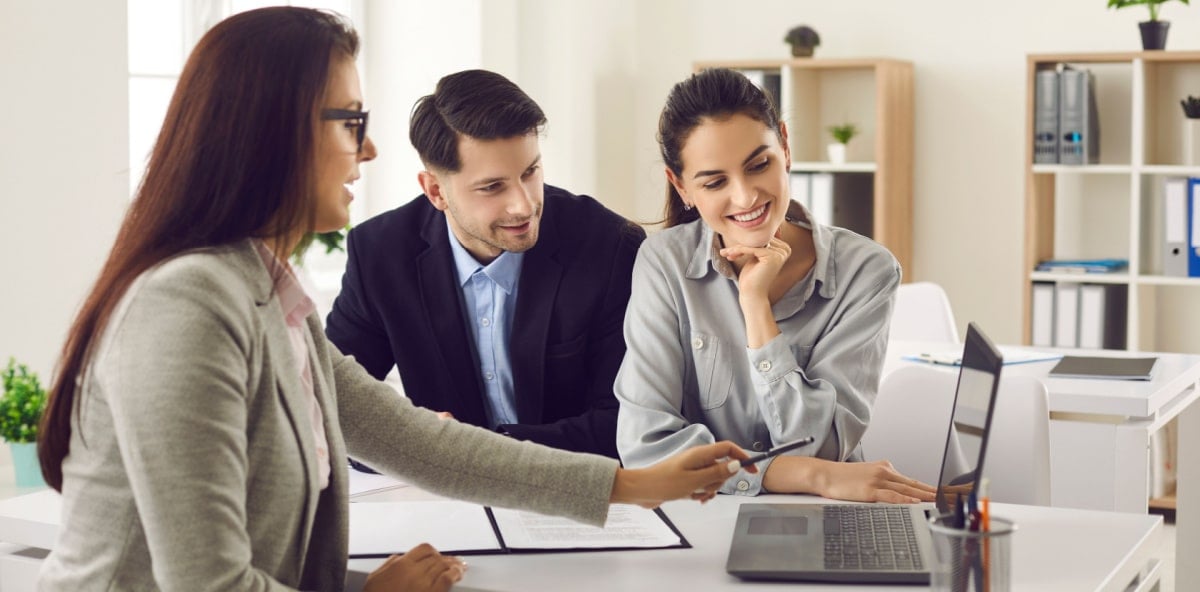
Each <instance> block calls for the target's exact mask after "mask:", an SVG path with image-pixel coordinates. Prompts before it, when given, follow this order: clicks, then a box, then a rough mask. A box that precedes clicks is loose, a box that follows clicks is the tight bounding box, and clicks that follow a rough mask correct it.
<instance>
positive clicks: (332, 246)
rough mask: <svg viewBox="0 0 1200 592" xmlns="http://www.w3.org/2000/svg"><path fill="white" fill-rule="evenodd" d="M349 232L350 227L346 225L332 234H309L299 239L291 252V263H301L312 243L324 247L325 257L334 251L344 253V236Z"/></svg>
mask: <svg viewBox="0 0 1200 592" xmlns="http://www.w3.org/2000/svg"><path fill="white" fill-rule="evenodd" d="M349 232H350V225H349V224H347V225H346V227H345V228H343V229H341V230H334V231H332V232H310V233H308V234H306V235H304V238H302V239H300V243H299V244H297V245H296V248H295V250H293V251H292V261H293V262H295V264H296V265H300V264H301V263H303V262H304V254H305V253H307V252H308V249H309V247H311V246H313V243H316V244H319V245H321V246H323V247H325V254H326V255H328V254H330V253H332V252H334V251H345V250H346V247H345V244H344V243H345V241H346V235H347V234H348V233H349Z"/></svg>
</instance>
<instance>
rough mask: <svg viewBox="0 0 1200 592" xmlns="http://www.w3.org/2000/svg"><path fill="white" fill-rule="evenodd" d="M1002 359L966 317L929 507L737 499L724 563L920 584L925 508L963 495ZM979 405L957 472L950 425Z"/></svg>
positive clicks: (808, 577) (767, 573) (778, 576)
mask: <svg viewBox="0 0 1200 592" xmlns="http://www.w3.org/2000/svg"><path fill="white" fill-rule="evenodd" d="M1003 363H1004V362H1003V360H1002V358H1001V356H1000V351H999V350H997V349H996V346H995V345H993V344H992V342H991V340H989V339H988V338H987V337H986V336H984V334H983V333H982V332H981V331H980V330H979V327H977V326H976V325H975V324H974V323H971V324H970V325H969V326H968V328H967V339H966V343H965V344H964V346H963V356H962V366H961V369H960V370H959V375H958V387H957V389H956V390H955V393H954V411H953V413H952V420H951V422H950V425H949V426H947V433H946V447H945V450H944V451H943V454H942V464H941V466H942V469H941V472H940V475H939V477H938V488H937V497H936V499H937V501H936V510H935V509H934V507H932V506H930V505H929V504H921V505H917V504H913V505H898V504H826V505H820V504H795V503H791V504H782V503H780V504H775V503H746V504H742V506H741V508H740V509H739V511H738V519H737V525H736V526H735V527H734V533H733V542H732V544H731V545H730V547H729V561H728V562H727V563H726V565H725V570H726V571H728V572H729V573H731V574H733V575H735V576H737V577H739V578H744V579H750V580H795V581H819V582H845V583H889V584H903V583H911V584H928V583H929V564H930V559H931V558H932V547H931V543H930V537H929V526H928V520H929V515H930V514H931V513H932V512H935V511H936V512H938V513H939V514H945V513H949V512H951V511H952V506H953V503H954V501H955V500H954V499H953V496H954V495H964V496H965V495H967V494H968V493H969V492H970V491H971V490H973V489H974V486H975V482H976V478H975V477H976V475H981V474H982V472H983V458H984V455H985V454H986V452H987V443H988V433H989V432H990V431H991V425H992V409H993V407H994V406H995V402H996V392H997V390H998V387H999V384H1000V369H1001V368H1002V367H1003ZM985 408H986V409H987V414H986V416H985V419H984V421H983V426H982V430H981V431H980V432H979V440H980V441H979V458H978V460H977V461H976V463H975V465H974V466H971V467H968V468H967V470H966V471H965V472H960V470H961V467H955V466H954V465H956V464H958V463H954V462H947V458H948V457H951V456H952V455H951V454H950V452H949V450H950V449H951V447H952V446H957V443H956V441H955V438H956V437H957V436H956V435H955V425H957V424H960V423H962V424H965V425H971V424H974V425H979V424H978V421H969V420H968V419H969V417H968V416H970V415H972V414H974V415H975V417H978V413H979V411H980V410H982V409H985ZM972 431H973V430H972ZM948 486H953V493H951V490H950V489H949V487H948Z"/></svg>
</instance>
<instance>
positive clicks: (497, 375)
mask: <svg viewBox="0 0 1200 592" xmlns="http://www.w3.org/2000/svg"><path fill="white" fill-rule="evenodd" d="M449 225H450V221H449V220H448V219H447V221H446V226H447V227H448V228H449ZM449 235H450V251H451V252H453V253H454V266H455V267H456V268H457V271H458V284H459V286H461V288H462V294H463V302H464V303H465V304H466V307H465V310H464V313H465V314H466V319H467V326H468V327H471V328H473V329H474V331H472V332H471V335H472V336H473V337H474V338H475V351H477V352H478V353H479V377H480V378H481V379H482V380H483V389H484V395H485V397H484V398H485V400H484V408H485V410H486V411H487V415H488V426H490V427H491V428H492V429H495V428H496V426H499V425H501V424H506V423H518V421H517V400H516V395H515V394H514V393H513V376H512V359H511V357H510V356H509V353H508V341H509V336H510V335H512V319H513V314H514V312H515V311H516V309H517V284H518V281H517V280H518V279H519V278H520V277H521V264H522V262H523V261H524V260H525V254H524V253H510V252H508V251H505V252H503V253H501V254H500V256H499V257H496V259H494V260H493V261H492V262H491V263H489V264H488V265H486V266H484V265H481V264H480V263H479V262H478V261H476V260H475V257H473V256H472V255H471V253H469V252H468V251H467V249H466V248H465V247H463V246H462V244H460V243H459V242H458V239H457V238H455V236H454V230H453V229H450V233H449Z"/></svg>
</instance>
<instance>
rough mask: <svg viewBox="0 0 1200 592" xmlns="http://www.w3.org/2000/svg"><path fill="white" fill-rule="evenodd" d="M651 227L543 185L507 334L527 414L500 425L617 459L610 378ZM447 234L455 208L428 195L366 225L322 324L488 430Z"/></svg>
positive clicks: (435, 404) (427, 401)
mask: <svg viewBox="0 0 1200 592" xmlns="http://www.w3.org/2000/svg"><path fill="white" fill-rule="evenodd" d="M645 237H646V233H645V231H643V230H642V229H641V228H640V227H638V226H636V225H634V224H631V223H630V222H628V221H627V220H625V219H624V218H622V217H621V216H619V215H617V214H615V213H613V212H611V211H609V210H608V209H606V208H605V207H604V206H602V205H600V203H599V202H597V201H596V200H595V199H592V198H591V197H588V196H576V195H572V194H571V193H569V192H567V191H564V190H562V189H558V188H556V187H552V186H549V185H546V186H545V201H544V206H543V209H542V220H541V226H540V229H539V235H538V242H537V244H536V245H534V247H533V248H532V249H530V250H529V251H527V252H526V255H525V260H524V262H523V264H522V268H521V277H520V280H519V281H520V288H519V290H520V291H519V293H518V297H517V304H516V312H515V315H514V318H513V324H512V334H511V335H510V347H509V351H510V354H511V356H512V360H511V363H512V372H513V390H514V393H515V396H516V403H517V416H518V421H519V422H520V423H518V424H512V425H504V426H501V429H503V430H505V431H507V432H508V433H510V434H512V435H513V436H515V437H517V438H520V439H523V440H533V441H534V442H539V443H541V444H545V445H547V446H553V447H555V448H562V449H566V450H574V451H580V452H594V453H597V454H603V455H606V456H610V457H614V458H616V457H617V449H616V422H617V401H616V397H615V396H614V395H613V381H614V380H615V379H616V375H617V370H618V368H619V367H620V365H621V359H622V357H624V355H625V338H624V335H623V332H622V331H623V324H624V320H625V307H626V305H627V304H628V302H629V286H630V281H631V275H632V271H633V261H634V258H635V256H636V254H637V249H638V247H639V246H640V245H641V242H642V240H644V239H645ZM450 240H451V239H450V236H449V230H448V229H447V228H446V220H445V214H443V213H442V212H440V211H438V210H437V209H435V208H434V207H433V205H432V204H430V203H429V200H428V199H427V198H426V197H425V196H424V195H421V196H419V197H417V198H416V199H414V200H413V201H411V202H409V203H408V204H405V205H403V206H401V207H399V208H397V209H395V210H392V211H390V212H386V213H383V214H380V215H378V216H376V217H374V218H372V219H370V220H368V221H366V222H364V223H362V224H361V225H359V226H358V227H356V228H355V229H354V230H352V231H351V232H350V235H349V238H348V239H347V251H348V254H349V261H348V262H347V264H346V274H345V276H344V277H343V279H342V291H341V294H339V295H338V297H337V300H336V301H335V302H334V304H333V311H332V312H331V313H330V314H329V319H328V323H327V324H326V329H325V331H326V334H327V335H328V337H329V339H330V340H331V341H332V342H333V343H334V344H336V345H337V346H338V347H339V348H340V349H341V350H342V352H344V353H346V354H347V355H353V356H354V357H355V358H356V359H357V360H358V361H359V363H361V364H362V365H363V366H364V367H365V368H366V369H367V371H368V372H370V373H371V374H372V375H374V376H375V377H376V378H380V379H382V378H383V377H384V376H386V375H387V373H388V372H389V371H390V370H391V368H392V365H393V364H395V365H396V367H397V369H398V370H399V373H400V379H401V381H402V382H403V383H404V390H405V393H406V394H407V395H408V397H409V398H411V399H412V400H413V402H414V403H416V404H417V405H421V406H423V407H428V408H430V409H434V410H437V411H449V412H450V413H452V414H454V417H455V418H456V419H458V420H459V421H462V422H466V423H471V424H474V425H480V426H486V422H487V415H486V413H485V411H484V388H483V382H482V379H481V377H480V375H479V363H478V355H477V354H476V352H475V344H474V338H473V337H472V336H471V333H470V332H469V330H468V328H467V327H466V322H465V320H464V313H463V304H462V302H463V299H462V291H461V288H460V286H459V284H458V275H457V272H456V271H455V266H454V256H453V254H452V253H451V251H450V243H449V241H450Z"/></svg>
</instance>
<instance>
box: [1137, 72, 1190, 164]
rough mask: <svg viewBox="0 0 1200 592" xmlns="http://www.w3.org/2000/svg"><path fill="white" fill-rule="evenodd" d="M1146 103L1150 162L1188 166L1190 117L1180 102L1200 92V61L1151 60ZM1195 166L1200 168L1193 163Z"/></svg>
mask: <svg viewBox="0 0 1200 592" xmlns="http://www.w3.org/2000/svg"><path fill="white" fill-rule="evenodd" d="M1143 71H1144V72H1145V74H1144V76H1145V83H1144V84H1145V91H1146V97H1145V102H1144V109H1145V111H1144V114H1143V117H1145V122H1146V127H1145V130H1146V131H1145V139H1144V141H1145V146H1146V159H1145V161H1144V162H1145V163H1146V164H1148V165H1164V166H1188V165H1189V164H1191V163H1188V162H1185V158H1184V147H1183V143H1184V125H1185V121H1186V119H1187V118H1185V117H1184V115H1183V108H1182V107H1181V106H1180V105H1179V101H1180V100H1182V99H1183V98H1184V97H1187V96H1188V95H1192V96H1195V95H1197V94H1200V92H1197V91H1198V90H1200V63H1185V62H1155V61H1147V62H1146V63H1145V66H1144V68H1143ZM1195 164H1200V163H1195ZM1192 169H1193V170H1195V169H1200V167H1197V166H1195V165H1192Z"/></svg>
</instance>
